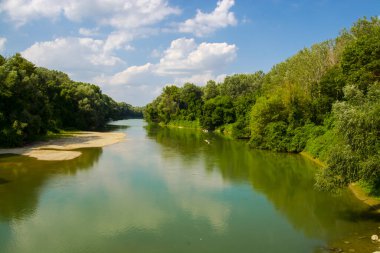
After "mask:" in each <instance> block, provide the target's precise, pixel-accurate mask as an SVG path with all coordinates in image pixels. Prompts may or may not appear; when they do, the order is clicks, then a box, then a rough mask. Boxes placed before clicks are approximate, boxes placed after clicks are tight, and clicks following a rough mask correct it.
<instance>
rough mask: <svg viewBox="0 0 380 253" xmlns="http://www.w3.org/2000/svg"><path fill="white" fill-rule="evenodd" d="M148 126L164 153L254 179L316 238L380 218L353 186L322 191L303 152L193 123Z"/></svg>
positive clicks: (232, 178)
mask: <svg viewBox="0 0 380 253" xmlns="http://www.w3.org/2000/svg"><path fill="white" fill-rule="evenodd" d="M147 132H148V136H149V137H151V138H154V139H155V140H156V141H157V142H158V143H160V144H162V145H163V146H164V148H163V149H162V150H163V154H162V155H163V157H166V158H167V159H170V158H171V157H172V155H171V154H172V153H173V152H179V153H180V154H181V157H182V158H183V163H184V165H185V164H189V163H190V164H191V163H193V162H194V163H195V162H196V161H199V159H202V160H203V161H204V166H205V169H206V170H208V171H214V170H217V171H218V172H219V173H221V175H222V176H223V178H224V179H225V180H228V181H230V182H235V183H236V182H249V183H250V184H251V185H252V187H253V188H254V189H255V191H257V192H261V193H263V194H265V196H266V198H267V199H268V200H270V201H271V203H272V204H273V205H274V207H275V208H276V209H277V210H278V211H279V212H280V213H282V214H284V215H285V216H286V217H287V219H288V220H289V221H290V222H291V224H292V225H293V226H294V227H295V228H296V229H298V230H301V231H303V233H304V234H305V235H307V236H310V237H312V238H320V239H332V238H336V237H340V236H342V235H347V234H350V233H355V232H359V231H360V230H365V229H366V228H367V227H368V226H369V224H371V223H372V224H373V223H374V222H375V221H376V218H375V219H372V218H374V217H373V216H368V213H367V212H366V211H367V208H366V207H365V206H364V205H363V204H362V203H361V202H359V201H358V200H357V199H355V198H354V197H353V196H352V194H351V193H350V192H344V193H342V194H341V195H340V196H331V195H329V194H326V193H322V192H318V191H316V190H315V189H314V187H313V185H314V172H315V165H314V164H313V163H311V162H310V161H308V160H305V159H304V158H303V157H301V156H298V155H290V154H283V153H273V152H266V151H258V150H250V149H249V148H247V146H246V145H245V144H244V143H239V142H236V141H230V140H226V139H224V138H221V137H219V136H217V135H213V134H206V133H202V132H200V131H193V130H189V129H169V128H147ZM206 139H207V140H208V141H209V142H210V144H208V143H207V142H206V141H205V140H206ZM183 167H185V168H186V167H189V166H183ZM377 218H378V217H377Z"/></svg>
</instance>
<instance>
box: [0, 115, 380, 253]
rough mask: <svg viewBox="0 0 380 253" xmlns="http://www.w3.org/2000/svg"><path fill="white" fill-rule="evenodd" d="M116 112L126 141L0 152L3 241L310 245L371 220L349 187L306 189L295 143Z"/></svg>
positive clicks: (11, 252) (8, 245) (135, 246)
mask: <svg viewBox="0 0 380 253" xmlns="http://www.w3.org/2000/svg"><path fill="white" fill-rule="evenodd" d="M114 124H116V125H120V126H122V125H128V126H129V127H120V128H117V127H115V128H116V129H115V130H114V131H122V132H126V135H127V137H126V141H124V142H120V143H117V144H114V145H111V146H107V147H105V148H92V149H83V150H82V152H83V155H82V156H80V157H79V158H76V159H73V160H70V161H59V162H46V161H37V160H35V159H32V158H26V157H22V156H1V157H0V252H1V253H29V252H30V253H45V252H46V253H55V252H57V253H58V252H59V253H76V252H78V253H79V252H94V253H97V252H111V253H118V252H120V253H121V252H123V253H125V252H131V253H140V252H141V253H150V252H157V253H159V252H165V253H171V252H172V253H182V252H184V253H186V252H191V253H197V252H198V253H206V252H215V253H224V252H231V253H232V252H241V253H243V252H258V253H260V252H264V253H266V252H273V253H274V252H276V253H277V252H291V253H296V252H302V253H304V252H306V253H307V252H311V253H316V252H329V250H328V247H332V246H331V243H334V242H339V241H343V240H347V238H359V239H360V236H361V235H363V234H364V235H367V233H368V230H369V228H370V229H378V226H380V223H379V219H378V217H377V216H376V215H373V214H372V213H371V210H369V209H368V207H366V206H365V205H364V204H362V203H361V202H360V201H358V200H357V199H355V198H354V197H353V195H352V194H351V193H350V192H344V193H343V194H341V195H339V196H331V195H328V194H325V193H321V192H318V191H316V190H315V189H314V188H313V184H314V173H315V171H316V170H317V169H318V168H317V167H316V165H315V164H314V163H313V162H311V161H309V160H306V159H305V158H303V157H302V156H300V155H290V154H281V153H273V152H266V151H257V150H251V149H249V148H248V147H247V146H246V145H245V144H244V143H240V142H238V141H231V140H226V139H225V138H222V137H219V136H217V135H213V134H210V133H202V132H200V131H194V130H189V129H168V128H152V127H146V126H145V123H144V121H142V120H125V121H118V122H115V123H114ZM205 140H208V141H209V142H210V143H209V144H208V143H207V142H206V141H205ZM362 239H363V240H368V239H367V238H364V237H363V238H362ZM344 243H345V244H348V245H349V244H350V243H351V242H349V241H345V242H344ZM371 245H372V244H371ZM371 245H370V247H372V246H371ZM350 247H351V246H350ZM355 247H356V248H355ZM373 247H377V245H373ZM348 248H349V247H348ZM352 248H353V249H351V251H350V252H360V250H361V249H360V246H359V247H358V246H357V245H352ZM370 249H371V250H372V248H370ZM332 250H334V249H332ZM352 250H354V251H352ZM362 250H363V252H369V251H367V249H365V250H364V248H363V249H362ZM371 252H372V251H371Z"/></svg>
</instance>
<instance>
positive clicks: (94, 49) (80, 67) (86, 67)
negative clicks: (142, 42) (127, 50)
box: [21, 37, 123, 80]
mask: <svg viewBox="0 0 380 253" xmlns="http://www.w3.org/2000/svg"><path fill="white" fill-rule="evenodd" d="M104 47H105V42H104V41H102V40H95V39H91V38H76V37H69V38H58V39H55V40H53V41H45V42H37V43H35V44H33V45H32V46H31V47H29V48H28V49H26V50H25V51H23V52H22V53H21V54H22V55H23V56H24V57H25V58H26V59H28V60H30V61H32V62H33V63H35V64H37V65H38V66H42V67H47V68H53V69H57V70H61V71H65V72H68V73H71V74H72V75H73V76H72V78H79V79H81V80H84V79H86V77H89V76H91V74H92V75H95V74H97V73H99V71H106V70H107V68H112V67H114V66H116V65H118V64H120V63H123V61H122V60H121V59H120V58H118V57H116V56H114V55H112V54H111V53H110V52H108V51H107V50H105V49H104ZM86 74H88V75H89V76H86Z"/></svg>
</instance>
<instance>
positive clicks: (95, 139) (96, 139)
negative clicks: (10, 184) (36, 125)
mask: <svg viewBox="0 0 380 253" xmlns="http://www.w3.org/2000/svg"><path fill="white" fill-rule="evenodd" d="M125 136H126V135H125V134H124V133H121V132H87V131H80V132H72V133H70V136H69V137H61V138H58V139H51V140H48V141H42V142H36V143H33V144H30V145H27V146H24V147H20V148H2V149H0V155H2V154H15V155H24V156H28V157H33V158H36V159H37V160H42V161H64V160H71V159H75V158H77V157H79V156H80V155H82V152H81V151H79V150H77V149H81V148H101V147H105V146H108V145H112V144H115V143H118V142H121V141H123V140H125Z"/></svg>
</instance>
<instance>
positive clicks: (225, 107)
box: [200, 96, 235, 130]
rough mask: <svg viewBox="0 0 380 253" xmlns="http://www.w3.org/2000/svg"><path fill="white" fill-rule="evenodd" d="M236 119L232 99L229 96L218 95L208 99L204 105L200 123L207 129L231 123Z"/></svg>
mask: <svg viewBox="0 0 380 253" xmlns="http://www.w3.org/2000/svg"><path fill="white" fill-rule="evenodd" d="M234 121H235V111H234V108H233V103H232V99H231V98H230V97H227V96H217V97H215V98H212V99H210V100H208V101H207V102H206V103H205V104H204V106H203V114H202V115H201V117H200V125H201V127H202V128H204V129H207V130H215V128H217V127H219V126H221V125H224V124H229V123H232V122H234Z"/></svg>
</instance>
